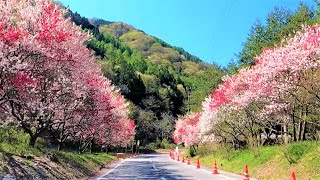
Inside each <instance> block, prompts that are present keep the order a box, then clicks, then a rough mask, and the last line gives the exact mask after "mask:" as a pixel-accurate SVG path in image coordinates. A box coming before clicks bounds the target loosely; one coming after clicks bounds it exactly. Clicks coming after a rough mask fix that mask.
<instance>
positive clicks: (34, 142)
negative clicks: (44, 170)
mask: <svg viewBox="0 0 320 180" xmlns="http://www.w3.org/2000/svg"><path fill="white" fill-rule="evenodd" d="M37 138H38V136H34V135H30V141H29V146H32V147H34V146H35V145H36V141H37Z"/></svg>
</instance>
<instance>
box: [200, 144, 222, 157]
mask: <svg viewBox="0 0 320 180" xmlns="http://www.w3.org/2000/svg"><path fill="white" fill-rule="evenodd" d="M218 149H219V144H217V143H207V144H203V145H201V146H199V147H198V149H197V155H200V156H205V155H208V154H212V153H215V152H217V151H218Z"/></svg>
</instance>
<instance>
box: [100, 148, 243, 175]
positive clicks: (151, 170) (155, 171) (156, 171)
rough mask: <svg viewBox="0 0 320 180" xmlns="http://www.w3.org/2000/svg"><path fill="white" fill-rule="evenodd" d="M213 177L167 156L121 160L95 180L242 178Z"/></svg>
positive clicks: (140, 156) (145, 156) (203, 170)
mask: <svg viewBox="0 0 320 180" xmlns="http://www.w3.org/2000/svg"><path fill="white" fill-rule="evenodd" d="M219 173H220V174H218V175H213V174H212V172H211V171H208V170H205V169H197V168H196V167H195V166H194V165H187V164H186V163H181V162H179V161H176V160H172V159H170V158H169V155H168V154H149V155H139V156H137V157H134V158H129V159H125V160H123V161H122V162H121V163H120V164H118V165H117V166H116V167H114V168H113V169H111V170H109V171H108V172H107V173H106V174H104V175H102V176H101V177H99V178H97V180H107V179H114V180H125V179H128V180H129V179H148V180H155V179H160V180H171V179H190V180H191V179H197V180H198V179H203V180H209V179H210V180H211V179H213V180H231V179H235V180H238V179H239V180H240V179H243V177H242V176H239V175H235V174H231V173H225V172H221V171H219Z"/></svg>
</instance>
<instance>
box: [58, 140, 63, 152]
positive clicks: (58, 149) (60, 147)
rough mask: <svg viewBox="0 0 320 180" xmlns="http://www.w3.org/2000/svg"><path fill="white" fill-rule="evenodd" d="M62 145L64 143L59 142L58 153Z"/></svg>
mask: <svg viewBox="0 0 320 180" xmlns="http://www.w3.org/2000/svg"><path fill="white" fill-rule="evenodd" d="M61 144H62V143H61V142H60V141H59V142H58V151H60V150H61Z"/></svg>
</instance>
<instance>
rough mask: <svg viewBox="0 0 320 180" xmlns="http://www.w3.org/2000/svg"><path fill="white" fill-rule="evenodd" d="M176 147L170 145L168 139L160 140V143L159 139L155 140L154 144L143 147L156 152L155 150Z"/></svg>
mask: <svg viewBox="0 0 320 180" xmlns="http://www.w3.org/2000/svg"><path fill="white" fill-rule="evenodd" d="M176 146H177V145H176V144H173V143H170V142H169V141H168V139H166V138H164V139H162V141H161V140H160V139H157V140H156V141H155V142H151V143H149V144H147V145H146V146H145V148H146V149H152V150H156V149H173V148H175V147H176Z"/></svg>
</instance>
